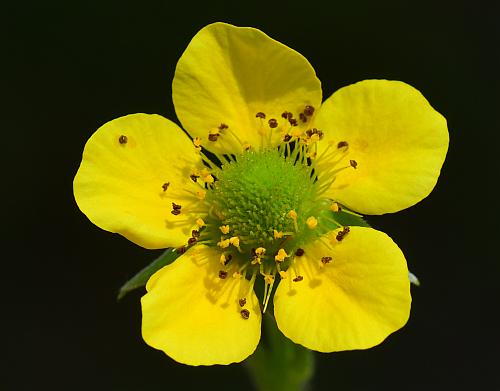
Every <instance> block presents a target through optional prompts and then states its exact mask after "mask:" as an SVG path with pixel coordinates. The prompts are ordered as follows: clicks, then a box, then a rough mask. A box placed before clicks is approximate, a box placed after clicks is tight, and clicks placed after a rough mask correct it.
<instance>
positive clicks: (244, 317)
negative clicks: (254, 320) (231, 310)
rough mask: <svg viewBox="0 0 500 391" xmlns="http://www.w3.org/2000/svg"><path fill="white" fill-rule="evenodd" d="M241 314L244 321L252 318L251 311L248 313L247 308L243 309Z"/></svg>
mask: <svg viewBox="0 0 500 391" xmlns="http://www.w3.org/2000/svg"><path fill="white" fill-rule="evenodd" d="M240 313H241V317H242V318H243V319H248V318H249V317H250V311H248V310H247V309H246V308H245V309H242V310H241V311H240Z"/></svg>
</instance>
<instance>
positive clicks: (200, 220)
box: [196, 218, 205, 228]
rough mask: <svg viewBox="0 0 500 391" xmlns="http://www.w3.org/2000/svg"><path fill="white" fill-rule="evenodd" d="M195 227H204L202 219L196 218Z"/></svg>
mask: <svg viewBox="0 0 500 391" xmlns="http://www.w3.org/2000/svg"><path fill="white" fill-rule="evenodd" d="M196 225H197V226H198V227H200V228H201V227H204V226H205V222H204V221H203V219H202V218H198V219H196Z"/></svg>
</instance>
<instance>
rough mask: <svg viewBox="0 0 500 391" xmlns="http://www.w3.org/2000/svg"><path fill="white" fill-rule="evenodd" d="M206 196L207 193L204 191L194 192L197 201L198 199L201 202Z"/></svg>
mask: <svg viewBox="0 0 500 391" xmlns="http://www.w3.org/2000/svg"><path fill="white" fill-rule="evenodd" d="M206 195H207V192H206V191H205V190H197V191H196V197H198V199H200V200H203V199H204V198H205V196H206Z"/></svg>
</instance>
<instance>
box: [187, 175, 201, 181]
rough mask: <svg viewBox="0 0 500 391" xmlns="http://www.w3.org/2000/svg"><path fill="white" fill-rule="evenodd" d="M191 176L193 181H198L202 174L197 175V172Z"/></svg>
mask: <svg viewBox="0 0 500 391" xmlns="http://www.w3.org/2000/svg"><path fill="white" fill-rule="evenodd" d="M189 177H190V178H191V180H192V181H193V182H197V181H198V178H199V177H200V176H199V175H196V174H191V175H190V176H189Z"/></svg>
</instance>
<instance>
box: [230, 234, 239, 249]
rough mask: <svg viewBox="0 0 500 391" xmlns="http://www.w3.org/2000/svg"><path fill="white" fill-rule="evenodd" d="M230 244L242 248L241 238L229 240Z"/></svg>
mask: <svg viewBox="0 0 500 391" xmlns="http://www.w3.org/2000/svg"><path fill="white" fill-rule="evenodd" d="M229 243H231V244H232V245H233V246H234V247H240V238H239V237H237V236H233V237H231V238H229Z"/></svg>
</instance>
